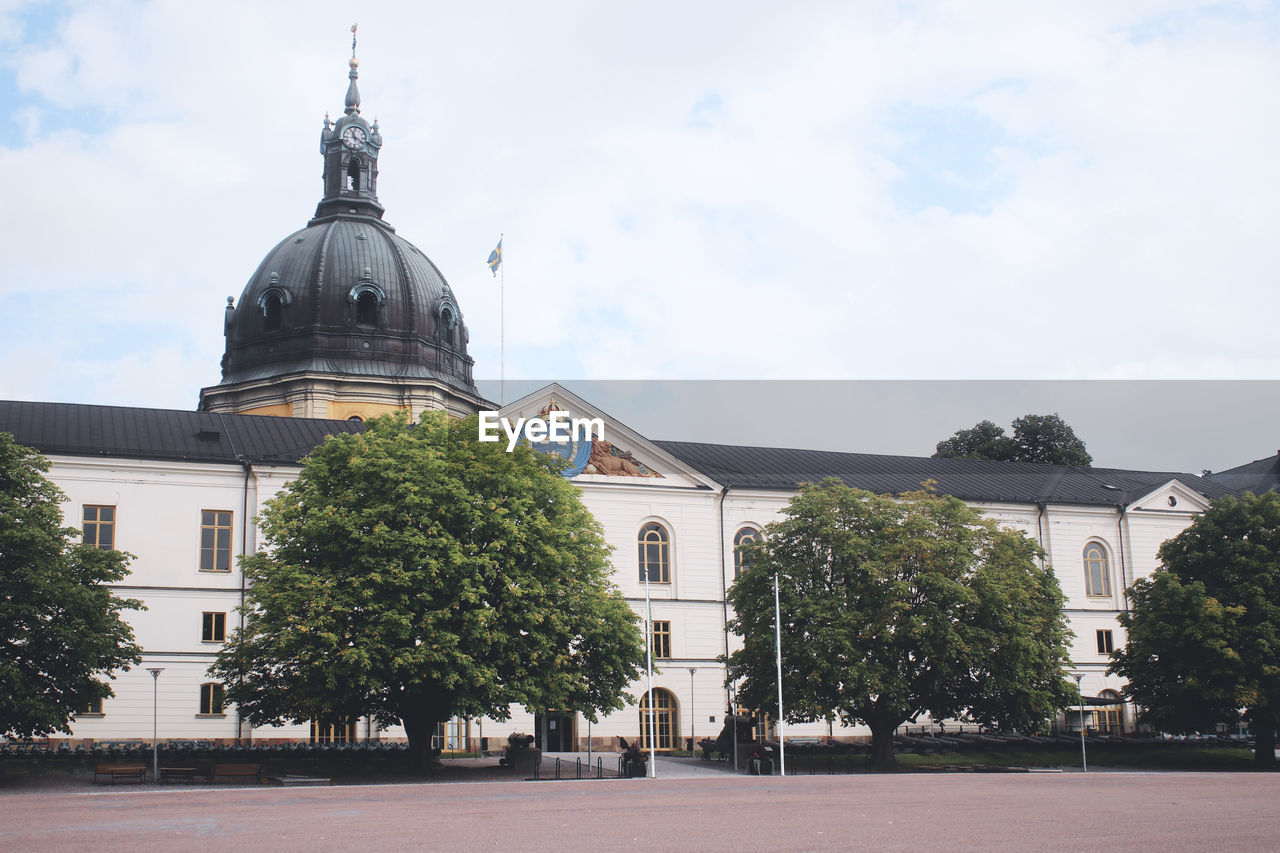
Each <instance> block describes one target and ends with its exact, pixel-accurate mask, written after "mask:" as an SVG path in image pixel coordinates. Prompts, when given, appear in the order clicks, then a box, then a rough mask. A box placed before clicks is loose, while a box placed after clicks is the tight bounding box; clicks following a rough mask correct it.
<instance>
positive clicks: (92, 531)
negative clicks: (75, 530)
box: [84, 504, 116, 551]
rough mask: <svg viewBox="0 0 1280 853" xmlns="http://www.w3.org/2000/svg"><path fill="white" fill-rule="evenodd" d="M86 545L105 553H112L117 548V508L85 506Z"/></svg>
mask: <svg viewBox="0 0 1280 853" xmlns="http://www.w3.org/2000/svg"><path fill="white" fill-rule="evenodd" d="M84 544H86V545H92V546H93V547H95V548H101V549H102V550H104V551H110V550H112V549H113V548H115V547H116V508H115V507H113V506H93V505H90V504H85V507H84Z"/></svg>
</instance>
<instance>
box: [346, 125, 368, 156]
mask: <svg viewBox="0 0 1280 853" xmlns="http://www.w3.org/2000/svg"><path fill="white" fill-rule="evenodd" d="M367 141H368V138H367V137H366V136H365V135H364V128H363V127H357V126H356V125H354V124H353V125H352V126H351V127H348V128H347V129H346V130H344V131H343V132H342V144H343V145H345V146H347V147H348V148H350V149H351V150H352V151H359V150H360V149H361V148H363V147H364V144H365V142H367Z"/></svg>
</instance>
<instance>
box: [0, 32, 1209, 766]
mask: <svg viewBox="0 0 1280 853" xmlns="http://www.w3.org/2000/svg"><path fill="white" fill-rule="evenodd" d="M356 65H357V63H356V61H355V59H354V57H353V58H352V61H351V66H350V69H349V72H348V78H349V84H348V89H347V94H346V98H345V107H344V112H343V115H342V116H341V117H340V118H339V119H338V120H337V122H330V121H329V119H328V117H327V116H326V118H325V120H324V125H323V129H322V133H321V140H320V147H321V156H322V158H323V162H324V175H323V179H322V180H323V194H322V198H321V201H320V203H319V205H318V206H317V209H316V213H315V216H314V217H313V218H312V219H311V220H310V221H309V222H308V223H307V225H306V227H304V228H302V229H301V230H299V231H296V232H294V233H293V234H290V235H288V236H286V237H285V238H284V239H283V240H281V241H280V242H279V243H278V244H277V245H276V246H275V247H274V248H273V249H271V250H270V251H269V252H268V253H267V255H266V256H265V257H264V259H263V261H262V263H261V264H260V265H259V267H258V268H257V270H256V271H255V272H254V273H253V274H252V275H251V276H250V278H249V281H248V283H247V284H246V285H245V288H244V290H243V292H242V294H241V296H240V299H239V302H238V303H236V302H235V300H233V299H230V298H229V299H228V304H227V306H226V307H225V311H224V320H223V328H224V330H225V334H226V355H225V356H224V358H223V362H222V377H221V381H220V382H219V383H218V384H217V385H213V386H210V387H208V388H205V389H203V390H202V392H201V400H200V409H201V411H199V412H177V411H161V410H147V409H129V408H120V407H106V406H80V405H70V404H59V403H21V402H0V430H3V431H8V432H11V433H13V434H14V436H15V438H16V439H17V441H18V442H19V443H21V444H25V445H28V446H31V447H34V448H36V449H37V450H39V451H40V452H41V453H44V454H45V455H46V456H48V457H49V458H50V459H51V460H52V462H53V469H52V473H51V477H52V479H53V481H54V482H55V483H56V484H57V485H58V486H60V487H61V488H62V489H63V491H64V492H65V493H66V495H67V500H68V503H67V506H66V517H67V521H68V523H69V524H80V525H82V527H83V529H84V531H85V536H86V538H87V539H89V540H90V541H93V542H95V543H98V544H101V545H102V546H104V547H115V548H119V549H122V550H125V551H128V552H130V553H132V554H134V555H136V560H134V561H133V563H132V564H131V572H130V575H129V577H128V579H127V580H126V581H125V582H124V583H122V584H119V585H118V592H119V593H120V594H121V595H122V596H128V597H134V598H139V599H141V600H142V601H143V602H144V603H145V604H146V606H147V610H145V611H142V612H138V613H135V614H133V615H131V616H130V617H129V618H130V620H131V621H132V624H133V626H134V629H135V633H136V636H137V639H138V641H139V643H140V644H141V646H142V647H143V649H144V650H145V653H144V660H143V662H142V664H141V665H140V666H138V667H135V668H134V669H131V670H129V671H128V672H123V673H120V674H119V675H118V677H117V678H116V679H115V682H114V685H113V686H114V689H115V693H116V695H115V697H114V698H111V699H108V700H106V701H105V702H104V703H103V705H102V707H101V708H100V709H92V711H91V712H87V713H83V714H80V715H79V716H78V717H77V719H76V721H75V724H74V730H73V733H72V736H71V739H72V740H81V739H92V740H120V739H131V738H144V737H149V736H150V732H151V725H150V724H151V710H152V708H151V706H152V698H153V697H152V692H153V690H155V691H156V694H157V696H156V698H157V701H158V709H159V730H160V731H161V732H162V733H163V736H164V737H167V738H171V739H201V740H222V741H230V740H234V739H241V740H248V739H252V740H262V739H268V738H290V739H293V738H302V739H306V738H310V737H320V738H325V737H334V736H336V737H339V738H348V737H354V738H359V739H368V738H378V737H397V736H399V735H400V732H398V731H396V730H391V731H386V732H378V731H375V730H373V728H372V727H371V726H370V725H368V723H367V721H365V722H363V723H362V724H361V725H359V726H357V727H356V730H355V731H352V732H338V733H334V732H314V731H312V730H311V729H310V728H309V727H307V726H291V727H285V728H272V729H265V730H264V729H259V730H255V731H249V730H248V729H247V727H246V726H244V725H242V724H241V722H240V721H239V720H238V718H237V716H236V713H235V709H234V708H230V707H224V706H223V703H222V701H221V689H220V686H219V685H217V684H215V683H213V682H212V681H211V680H210V678H209V676H208V675H207V673H206V670H207V668H208V666H209V664H210V663H211V662H212V661H213V659H214V656H215V654H216V652H217V651H218V649H219V648H220V647H221V644H222V642H223V640H224V638H225V636H226V635H227V634H228V633H229V632H230V631H231V630H232V629H234V627H235V626H236V620H237V619H238V617H237V616H236V615H235V608H236V607H237V606H238V605H239V604H240V603H241V602H242V601H243V596H244V586H243V579H242V577H241V575H240V571H239V568H238V562H237V561H238V558H239V557H240V555H242V554H244V553H252V552H253V551H254V550H255V549H256V548H257V535H256V531H255V528H254V524H253V520H254V518H255V517H256V516H257V514H258V512H259V511H260V509H261V507H262V505H263V502H264V501H266V500H268V499H269V498H270V497H271V496H272V495H274V494H275V493H276V492H277V491H278V490H279V489H280V488H281V486H282V485H283V484H285V483H286V482H288V481H289V479H290V478H292V477H294V476H296V475H297V472H298V470H299V460H300V459H301V458H302V457H303V456H304V455H305V454H306V453H307V452H308V451H309V450H310V449H311V448H313V447H314V446H316V445H317V444H318V443H319V442H320V441H321V440H322V439H323V437H324V436H325V435H328V434H330V433H334V432H341V431H348V430H355V429H359V428H360V426H359V421H361V420H362V419H363V418H366V417H369V416H373V415H377V414H382V413H385V412H389V411H394V410H408V411H409V412H410V413H411V415H413V416H414V417H415V418H416V417H417V415H419V414H420V413H421V412H422V411H423V410H425V409H443V410H446V411H450V412H453V413H457V414H464V413H468V412H474V411H476V410H477V409H479V408H482V407H484V406H485V405H486V403H485V401H484V400H483V398H482V397H481V395H480V394H479V393H478V392H477V390H476V388H475V385H474V383H473V380H472V360H471V358H470V356H469V355H468V354H467V343H468V333H467V327H466V324H465V323H464V322H463V315H462V311H461V309H460V307H459V305H458V300H457V298H456V295H455V294H454V293H453V292H452V290H451V289H450V287H449V285H448V283H447V282H446V281H445V279H444V276H443V275H442V274H441V272H440V270H439V269H438V268H437V267H436V266H435V265H434V264H433V263H431V261H430V260H429V259H428V258H427V256H426V255H425V254H423V253H422V252H421V251H420V250H419V249H418V248H417V247H415V246H413V245H412V244H411V243H409V242H408V241H407V240H405V239H404V238H403V237H401V236H399V235H398V234H396V233H394V229H392V228H391V227H390V226H389V225H388V224H387V223H386V222H384V221H383V218H382V216H383V208H382V206H381V204H380V203H379V202H378V198H377V194H376V190H377V182H378V178H379V172H378V168H377V163H378V155H379V153H380V150H381V147H382V145H383V137H382V134H381V130H380V128H379V126H378V123H377V122H376V121H375V122H373V123H372V124H370V123H369V122H368V121H367V120H365V119H364V118H363V117H361V115H360V104H361V98H360V93H359V91H358V89H357V85H356V80H357V71H356ZM551 406H556V407H559V408H564V409H567V410H569V411H570V412H571V413H573V414H575V415H578V416H599V417H602V418H604V420H605V423H606V435H607V436H608V442H609V444H610V445H611V446H606V444H605V443H604V442H597V443H595V445H593V448H592V451H593V454H594V455H593V456H592V458H591V462H590V464H589V465H587V466H585V467H584V468H583V469H582V470H580V471H579V472H578V473H576V475H575V476H574V477H573V480H574V482H575V483H576V484H577V485H578V486H579V487H580V488H581V490H582V497H583V500H584V501H585V502H586V504H587V506H588V507H589V508H590V510H591V511H592V513H594V514H595V516H596V518H597V519H599V520H600V522H601V523H602V524H603V526H604V529H605V532H606V536H607V538H608V541H609V542H610V543H611V544H612V545H613V546H614V548H615V551H614V566H615V579H616V581H617V583H618V585H619V586H620V587H621V589H622V590H623V592H624V594H625V595H626V597H627V599H628V600H629V601H630V602H631V604H632V605H633V606H634V607H635V608H636V609H637V612H640V611H642V610H643V602H644V600H645V594H646V584H645V583H643V582H642V580H641V578H642V574H641V561H640V554H641V551H642V550H643V551H644V553H645V554H646V555H647V563H648V564H649V565H648V566H647V572H648V577H649V583H648V584H647V592H648V595H649V596H650V598H651V600H652V618H653V624H654V628H655V631H654V635H655V638H656V640H657V643H656V645H657V649H658V652H659V658H660V660H659V666H660V669H661V672H660V673H659V674H658V675H657V676H656V678H655V686H656V687H657V693H656V695H657V697H658V699H657V701H656V703H655V704H656V705H657V706H658V711H659V712H660V715H661V720H660V722H659V726H658V731H659V740H660V742H661V744H662V745H663V746H669V745H672V744H675V743H678V742H680V741H682V740H683V738H685V737H687V736H688V735H689V734H690V733H691V732H693V733H696V734H697V735H699V736H701V735H704V734H705V735H714V734H716V733H717V732H718V731H719V729H720V727H721V721H722V719H723V714H724V711H725V709H726V704H727V702H728V697H727V694H726V690H725V686H724V669H723V665H722V664H721V663H719V662H718V659H719V658H720V657H721V656H722V655H724V654H725V653H726V651H728V650H729V649H730V647H731V645H732V642H733V640H732V638H731V637H730V636H728V635H727V633H726V631H725V624H726V621H727V618H728V616H729V613H728V610H727V606H726V603H725V590H726V588H727V587H728V585H729V584H730V583H732V581H733V577H734V550H733V549H734V546H735V543H737V542H739V541H741V539H742V538H743V537H745V536H758V535H759V533H760V531H761V530H762V529H763V528H764V526H765V525H767V524H768V523H769V522H770V521H772V520H774V519H775V518H777V517H778V514H779V513H780V512H781V510H782V508H783V507H784V506H785V504H786V502H787V500H788V498H789V496H790V495H791V494H792V492H793V491H794V489H795V487H796V484H797V483H799V482H802V481H816V480H820V479H822V478H823V477H826V476H838V477H842V478H843V479H844V480H845V481H846V482H848V483H849V484H850V485H853V486H858V487H861V488H866V489H870V490H873V491H879V492H893V493H896V492H901V491H907V490H911V489H915V488H917V487H918V486H919V485H920V483H921V482H923V481H925V480H928V479H931V480H935V481H936V482H937V483H938V487H939V489H940V490H941V491H944V492H949V493H951V494H954V495H956V496H957V497H960V498H962V499H964V500H966V501H969V502H970V503H973V504H975V505H977V506H980V507H981V508H982V509H983V510H984V511H985V512H987V513H988V514H989V515H991V516H992V517H993V518H996V519H998V520H999V521H1001V522H1003V523H1005V524H1008V525H1011V526H1014V527H1017V528H1020V529H1022V530H1024V531H1026V532H1027V533H1028V534H1029V535H1031V536H1032V537H1033V538H1035V539H1036V540H1037V541H1038V542H1039V543H1040V544H1041V546H1042V547H1043V548H1044V549H1045V550H1046V551H1047V552H1048V554H1049V559H1050V561H1051V562H1052V564H1053V566H1054V568H1055V570H1056V571H1057V574H1058V577H1059V579H1060V581H1061V583H1062V587H1063V589H1064V591H1065V592H1066V594H1067V596H1068V604H1067V608H1068V612H1069V615H1070V617H1071V623H1072V627H1073V629H1074V630H1075V633H1076V640H1075V646H1074V648H1073V651H1072V658H1073V660H1074V662H1075V666H1076V668H1077V670H1078V671H1080V672H1083V673H1085V680H1084V685H1083V687H1084V691H1085V693H1086V694H1088V695H1091V696H1099V695H1105V693H1106V691H1114V690H1116V689H1117V688H1118V687H1119V686H1120V684H1119V682H1118V681H1117V680H1116V679H1115V678H1114V677H1109V676H1106V675H1105V674H1104V670H1105V668H1106V664H1107V656H1106V651H1107V649H1109V648H1110V647H1112V646H1118V645H1120V644H1122V643H1123V642H1124V638H1123V636H1121V633H1120V629H1119V626H1118V625H1117V623H1116V616H1117V614H1118V613H1119V612H1120V611H1121V610H1122V609H1123V608H1124V607H1125V606H1126V602H1125V600H1124V589H1125V588H1126V587H1127V586H1128V585H1129V584H1130V583H1132V581H1133V580H1134V579H1135V578H1137V577H1141V576H1143V575H1146V574H1148V573H1150V572H1151V571H1153V570H1154V569H1155V567H1156V549H1157V547H1158V545H1159V544H1160V542H1162V541H1163V540H1165V539H1167V538H1168V537H1169V536H1171V535H1173V534H1175V533H1177V532H1178V531H1180V530H1182V529H1183V528H1184V527H1185V526H1186V525H1187V524H1188V523H1189V522H1190V520H1191V518H1192V517H1193V516H1194V515H1195V514H1196V513H1198V512H1201V511H1203V510H1204V508H1205V507H1206V505H1207V502H1208V500H1211V499H1213V498H1215V497H1218V496H1220V495H1222V494H1225V493H1227V492H1228V490H1227V489H1226V488H1224V487H1223V486H1221V485H1219V484H1217V483H1215V482H1211V481H1208V480H1204V479H1202V478H1200V477H1196V476H1191V475H1184V474H1170V473H1148V472H1137V471H1116V470H1107V469H1078V468H1062V467H1055V466H1038V465H1020V464H1016V463H994V462H978V461H974V460H938V459H920V458H912V457H884V456H870V455H864V454H855V453H826V452H816V451H804V450H786V449H778V448H750V447H727V446H716V445H704V444H688V443H680V442H654V441H650V440H649V439H647V438H646V437H644V436H641V435H639V434H637V433H636V432H634V431H633V430H631V429H629V428H628V427H627V426H626V425H625V424H622V423H618V422H617V421H615V420H612V419H610V418H608V417H607V416H605V415H604V414H603V413H601V412H598V411H596V410H595V409H594V408H593V406H592V405H591V403H590V402H589V401H586V400H582V399H579V398H577V397H575V396H574V395H572V394H570V393H569V392H568V391H566V390H565V389H562V388H559V387H556V386H552V387H549V388H546V389H543V390H542V391H540V392H537V393H535V394H532V395H530V396H528V397H526V398H524V399H522V400H519V401H516V402H514V403H512V404H510V405H509V406H507V407H506V408H505V409H504V412H506V413H515V414H518V413H524V414H534V413H536V412H538V411H541V410H543V409H546V408H548V407H551ZM147 667H163V668H164V671H163V673H162V674H161V675H160V677H159V680H158V681H157V682H155V683H154V684H153V682H152V679H151V677H150V675H149V674H148V673H147V671H146V668H147ZM691 671H692V672H691ZM641 692H642V686H641V685H640V684H636V685H633V686H632V690H631V693H632V694H633V695H635V696H639V695H640V693H641ZM1113 713H1114V714H1116V716H1115V717H1113V718H1104V717H1103V716H1102V714H1103V712H1099V714H1098V717H1097V719H1096V720H1095V722H1098V723H1104V724H1120V723H1122V722H1124V721H1122V720H1120V719H1119V718H1118V713H1119V712H1113ZM511 731H527V732H533V731H537V732H538V734H539V735H540V738H541V739H542V741H543V744H544V745H545V746H547V747H551V748H557V747H558V748H567V747H569V746H572V745H580V744H582V743H583V742H584V740H585V739H586V738H587V736H588V731H587V726H586V725H585V723H584V722H583V721H582V720H581V719H577V718H575V716H574V715H573V714H572V713H569V712H565V713H563V714H559V715H548V716H547V718H546V719H541V718H538V719H535V718H532V717H531V716H530V715H528V714H523V713H516V714H515V715H514V716H513V717H512V719H511V720H509V721H507V722H505V723H502V724H498V723H496V722H493V721H480V720H473V721H456V722H455V723H454V724H453V725H452V726H451V727H449V730H448V731H446V732H444V733H442V735H443V738H444V740H445V742H446V743H445V745H446V746H451V745H455V744H457V745H460V741H461V739H463V738H466V737H468V736H470V737H473V738H475V737H479V736H480V735H481V733H482V732H483V734H484V735H485V736H488V737H490V738H495V737H502V736H504V735H506V734H507V733H509V732H511ZM639 731H640V712H639V711H638V710H637V709H636V708H635V707H631V708H628V709H627V710H625V711H622V712H619V713H616V714H613V715H611V716H610V717H608V718H607V719H605V720H603V721H602V722H601V723H600V724H599V725H596V726H594V727H592V728H591V731H590V735H591V737H593V738H594V739H595V743H596V744H597V746H605V745H608V746H612V745H614V743H615V740H614V738H615V737H616V736H618V735H621V736H625V737H628V738H631V737H634V736H636V734H637V733H638V732H639ZM792 731H793V732H794V733H796V734H803V735H825V734H827V733H828V732H827V729H826V726H825V724H815V725H810V726H800V727H796V728H794V729H793V730H792ZM832 734H835V735H838V736H849V735H857V734H862V732H858V731H857V730H847V731H846V730H836V731H834V732H832Z"/></svg>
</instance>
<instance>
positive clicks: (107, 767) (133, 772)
mask: <svg viewBox="0 0 1280 853" xmlns="http://www.w3.org/2000/svg"><path fill="white" fill-rule="evenodd" d="M146 778H147V765H145V764H98V765H95V766H94V768H93V781H94V782H97V781H98V780H99V779H110V780H111V782H112V783H113V784H114V783H115V781H116V780H117V779H130V780H132V781H134V782H145V781H146Z"/></svg>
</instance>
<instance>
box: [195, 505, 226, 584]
mask: <svg viewBox="0 0 1280 853" xmlns="http://www.w3.org/2000/svg"><path fill="white" fill-rule="evenodd" d="M200 571H202V572H229V571H231V511H230V510H222V509H206V510H202V511H201V513H200Z"/></svg>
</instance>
